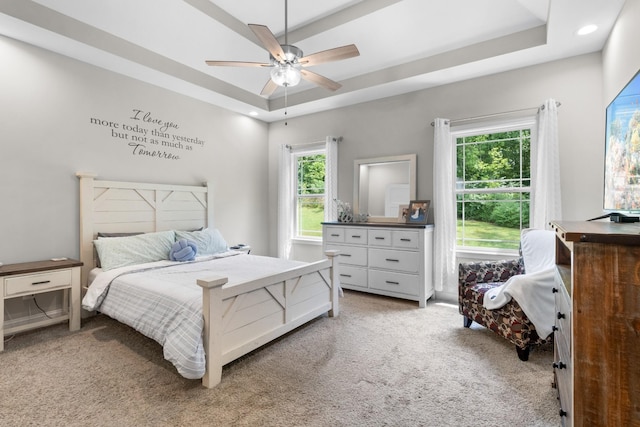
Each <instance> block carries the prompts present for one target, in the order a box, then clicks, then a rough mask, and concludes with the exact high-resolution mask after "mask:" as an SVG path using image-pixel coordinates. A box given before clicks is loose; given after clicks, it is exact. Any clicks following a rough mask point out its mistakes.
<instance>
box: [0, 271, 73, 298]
mask: <svg viewBox="0 0 640 427" xmlns="http://www.w3.org/2000/svg"><path fill="white" fill-rule="evenodd" d="M70 286H71V270H69V269H67V270H55V271H49V272H47V273H34V274H26V275H23V276H12V277H7V278H6V279H4V295H5V297H10V296H14V295H20V294H31V293H34V292H41V291H43V290H48V289H51V290H53V289H57V288H65V287H70Z"/></svg>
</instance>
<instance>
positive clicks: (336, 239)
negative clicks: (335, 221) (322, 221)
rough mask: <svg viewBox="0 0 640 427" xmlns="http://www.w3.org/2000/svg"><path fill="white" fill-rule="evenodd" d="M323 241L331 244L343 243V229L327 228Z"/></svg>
mask: <svg viewBox="0 0 640 427" xmlns="http://www.w3.org/2000/svg"><path fill="white" fill-rule="evenodd" d="M323 238H324V240H325V241H327V242H333V243H344V227H327V228H326V233H325V234H324V236H323Z"/></svg>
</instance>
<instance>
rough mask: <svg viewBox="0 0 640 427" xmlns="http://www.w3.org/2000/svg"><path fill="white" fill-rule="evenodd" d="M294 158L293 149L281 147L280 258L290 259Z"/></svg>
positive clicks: (279, 181)
mask: <svg viewBox="0 0 640 427" xmlns="http://www.w3.org/2000/svg"><path fill="white" fill-rule="evenodd" d="M292 157H293V156H292V155H291V147H290V146H288V145H286V144H284V145H282V146H281V147H280V169H279V176H278V258H284V259H289V256H290V255H291V235H292V232H293V174H292V169H293V158H292Z"/></svg>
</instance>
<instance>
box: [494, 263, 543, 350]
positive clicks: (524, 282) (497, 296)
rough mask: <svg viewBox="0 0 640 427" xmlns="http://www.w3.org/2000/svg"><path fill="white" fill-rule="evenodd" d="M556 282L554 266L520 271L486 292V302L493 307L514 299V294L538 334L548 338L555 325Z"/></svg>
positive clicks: (498, 306)
mask: <svg viewBox="0 0 640 427" xmlns="http://www.w3.org/2000/svg"><path fill="white" fill-rule="evenodd" d="M554 285H555V268H547V269H545V270H542V271H539V272H536V273H531V274H519V275H516V276H513V277H511V278H509V280H507V281H506V282H505V283H504V285H502V286H499V287H497V288H493V289H489V290H488V291H487V292H486V293H485V294H484V302H483V305H484V306H485V308H487V309H489V310H494V309H496V308H500V307H502V306H503V305H505V304H506V303H508V302H509V301H511V298H513V299H515V300H516V301H517V302H518V304H520V307H522V311H524V313H525V314H526V315H527V317H528V318H529V320H531V322H532V323H533V325H534V326H535V327H536V331H537V332H538V336H539V337H540V338H546V337H548V336H549V334H551V332H552V327H553V325H554V296H553V292H552V288H553V287H554Z"/></svg>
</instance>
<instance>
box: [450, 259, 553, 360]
mask: <svg viewBox="0 0 640 427" xmlns="http://www.w3.org/2000/svg"><path fill="white" fill-rule="evenodd" d="M516 274H524V263H523V261H522V257H520V258H517V259H512V260H502V261H481V262H472V263H461V264H460V265H459V267H458V302H459V310H460V314H462V315H463V316H464V326H465V327H467V328H468V327H469V326H471V323H472V322H476V323H478V324H480V325H482V326H485V327H487V328H489V329H491V330H492V331H494V332H495V333H497V334H498V335H501V336H503V337H504V338H506V339H507V340H509V341H510V342H511V343H513V344H515V346H516V351H517V353H518V357H519V358H520V360H523V361H526V360H528V359H529V348H530V346H532V345H538V344H543V343H545V342H547V341H550V340H551V339H552V335H551V336H549V337H548V338H547V339H540V338H539V337H538V334H537V332H536V329H535V326H534V325H533V323H531V321H529V319H528V318H527V315H526V314H524V312H523V311H522V309H521V308H520V305H519V304H518V303H517V302H516V301H515V300H511V301H510V302H509V303H507V304H506V305H504V306H503V307H500V308H498V309H495V310H489V309H486V308H485V307H484V305H483V300H484V294H485V292H487V291H488V290H489V289H491V288H495V287H497V286H500V285H502V283H503V282H506V281H507V280H508V279H509V278H510V277H511V276H514V275H516Z"/></svg>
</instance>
